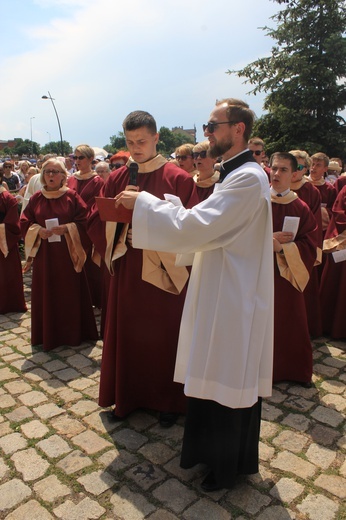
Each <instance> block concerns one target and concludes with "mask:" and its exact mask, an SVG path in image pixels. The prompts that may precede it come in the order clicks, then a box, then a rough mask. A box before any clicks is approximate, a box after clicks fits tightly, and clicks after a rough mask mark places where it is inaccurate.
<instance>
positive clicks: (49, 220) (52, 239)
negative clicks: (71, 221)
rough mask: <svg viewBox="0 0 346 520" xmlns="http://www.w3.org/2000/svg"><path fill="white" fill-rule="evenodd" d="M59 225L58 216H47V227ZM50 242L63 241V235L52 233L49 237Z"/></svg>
mask: <svg viewBox="0 0 346 520" xmlns="http://www.w3.org/2000/svg"><path fill="white" fill-rule="evenodd" d="M58 225H59V219H57V218H47V220H46V228H47V229H52V228H53V227H56V226H58ZM48 242H61V236H60V235H52V236H51V237H48Z"/></svg>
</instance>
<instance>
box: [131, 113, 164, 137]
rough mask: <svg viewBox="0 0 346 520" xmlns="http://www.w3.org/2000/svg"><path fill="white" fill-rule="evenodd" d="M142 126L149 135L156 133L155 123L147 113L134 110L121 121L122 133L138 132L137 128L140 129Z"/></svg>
mask: <svg viewBox="0 0 346 520" xmlns="http://www.w3.org/2000/svg"><path fill="white" fill-rule="evenodd" d="M143 126H145V127H146V128H147V129H148V130H149V132H150V133H152V134H156V133H157V127H156V121H155V119H154V118H153V116H152V115H151V114H149V112H144V111H143V110H135V111H134V112H130V114H129V115H128V116H126V117H125V119H124V121H123V129H124V132H126V131H131V130H138V128H142V127H143Z"/></svg>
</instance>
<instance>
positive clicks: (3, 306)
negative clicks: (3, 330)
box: [0, 186, 27, 314]
mask: <svg viewBox="0 0 346 520" xmlns="http://www.w3.org/2000/svg"><path fill="white" fill-rule="evenodd" d="M0 190H1V191H0V226H1V227H2V230H3V232H4V236H3V239H4V242H3V244H2V246H3V248H4V251H5V254H4V251H2V247H1V245H0V314H6V313H7V312H25V311H26V310H27V309H26V304H25V300H24V290H23V274H22V265H21V261H20V255H19V249H18V242H19V240H20V238H21V235H20V226H19V215H18V203H17V200H16V199H15V198H14V197H13V195H11V194H10V193H9V192H8V191H7V190H4V189H3V190H2V189H1V186H0ZM5 255H6V256H5Z"/></svg>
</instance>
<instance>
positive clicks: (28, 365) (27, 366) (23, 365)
mask: <svg viewBox="0 0 346 520" xmlns="http://www.w3.org/2000/svg"><path fill="white" fill-rule="evenodd" d="M11 366H13V367H15V368H17V369H18V370H20V371H21V372H27V371H28V370H31V369H33V368H35V365H34V363H32V362H31V361H29V360H28V359H26V358H24V359H19V360H18V361H13V363H11Z"/></svg>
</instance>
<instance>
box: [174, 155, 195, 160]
mask: <svg viewBox="0 0 346 520" xmlns="http://www.w3.org/2000/svg"><path fill="white" fill-rule="evenodd" d="M188 157H192V155H176V156H175V158H176V160H177V161H186V159H187V158H188Z"/></svg>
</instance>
